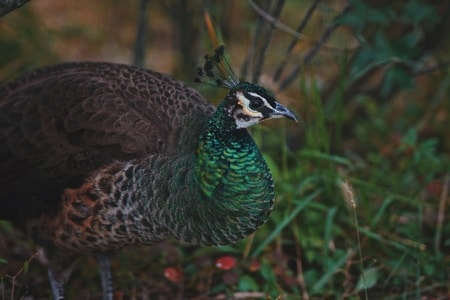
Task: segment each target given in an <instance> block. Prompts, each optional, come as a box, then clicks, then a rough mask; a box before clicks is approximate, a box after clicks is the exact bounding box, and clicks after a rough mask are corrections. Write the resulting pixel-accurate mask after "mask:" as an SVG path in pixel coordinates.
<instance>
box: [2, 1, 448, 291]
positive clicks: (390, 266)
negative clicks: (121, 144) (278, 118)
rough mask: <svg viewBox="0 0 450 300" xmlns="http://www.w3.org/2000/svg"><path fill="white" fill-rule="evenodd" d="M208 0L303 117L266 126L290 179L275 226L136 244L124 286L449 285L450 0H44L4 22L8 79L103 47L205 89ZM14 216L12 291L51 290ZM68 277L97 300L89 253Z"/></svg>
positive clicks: (256, 67)
mask: <svg viewBox="0 0 450 300" xmlns="http://www.w3.org/2000/svg"><path fill="white" fill-rule="evenodd" d="M206 12H208V13H209V15H210V16H211V17H212V19H213V21H214V22H215V23H216V24H217V26H218V28H219V30H220V32H221V34H222V37H223V40H224V42H225V44H226V47H227V50H228V52H229V54H230V58H231V61H232V65H233V66H234V68H235V69H236V70H237V71H238V73H240V74H241V75H242V76H243V77H244V78H246V79H247V80H251V81H260V82H261V83H262V84H263V85H264V86H266V87H268V88H269V89H271V90H273V91H274V93H275V94H276V96H277V98H278V99H279V100H280V101H281V102H282V103H284V104H287V105H288V106H290V107H291V108H293V109H294V110H295V111H297V112H298V114H299V115H300V116H301V118H302V124H301V126H300V127H299V126H295V125H292V124H289V123H284V122H273V123H269V124H264V126H260V127H257V128H252V134H253V136H254V138H255V140H256V141H257V143H258V144H259V145H260V147H261V149H262V151H263V152H264V155H265V157H266V159H267V161H268V163H269V165H270V167H271V170H272V172H273V174H274V177H275V180H276V189H277V203H276V206H275V209H274V211H273V213H272V215H271V218H270V220H269V222H268V223H267V224H265V225H264V226H263V227H262V228H261V229H260V230H259V231H258V232H256V233H255V234H254V235H253V236H251V237H249V238H247V239H245V240H243V241H240V242H239V243H237V244H236V245H231V246H226V247H212V248H207V247H205V248H194V247H185V246H182V245H180V244H178V243H176V242H173V241H167V242H164V243H161V244H158V245H156V246H154V247H150V248H145V249H132V250H125V251H122V252H120V253H118V254H117V255H116V256H115V260H114V263H113V274H114V276H115V288H116V292H115V296H116V298H118V299H258V298H265V299H360V298H363V299H367V298H369V299H381V298H382V299H448V298H450V283H449V282H450V278H449V276H450V275H449V274H450V222H449V219H450V214H449V208H448V205H449V185H450V160H449V154H450V134H449V130H450V116H449V113H450V101H449V100H450V97H449V90H450V88H449V86H450V75H449V66H450V55H449V53H450V38H449V29H450V24H449V22H450V2H449V1H447V0H430V1H425V0H400V1H386V0H382V1H375V0H367V1H361V0H349V1H344V0H334V1H328V0H323V1H313V0H304V1H295V0H286V1H282V0H273V1H269V0H259V1H250V0H247V1H226V2H225V1H217V0H216V1H213V0H210V1H206V0H205V1H201V0H191V1H187V0H168V1H148V0H147V1H141V2H139V1H137V0H134V1H116V0H111V1H80V0H77V1H75V0H67V1H56V0H40V1H37V0H35V1H31V2H29V3H28V4H27V5H25V6H23V7H22V8H20V9H18V10H16V11H14V12H12V13H10V14H8V15H6V16H3V17H2V18H1V19H0V53H1V55H0V82H5V81H8V80H10V79H12V78H14V77H16V76H17V75H19V74H21V73H22V72H25V71H27V70H31V69H34V68H36V67H40V66H44V65H48V64H53V63H58V62H65V61H81V60H97V61H98V60H101V61H112V62H120V63H128V64H130V63H132V62H133V61H134V62H137V63H139V64H142V65H143V66H144V67H146V68H150V69H154V70H157V71H160V72H164V73H168V74H172V75H173V76H175V77H176V78H179V79H182V80H184V81H186V82H187V83H188V84H190V85H194V84H193V83H192V82H193V77H194V76H193V74H194V70H195V67H196V66H197V65H198V64H199V63H200V62H201V60H202V57H203V54H204V53H206V52H211V50H212V48H213V46H212V45H211V42H210V39H209V37H208V34H207V31H206V27H205V18H204V16H205V13H206ZM145 14H147V16H148V20H147V25H146V26H143V27H140V29H141V31H140V32H141V33H142V34H140V35H138V34H137V33H138V31H139V30H138V23H139V18H140V16H142V15H145ZM136 40H140V43H136ZM136 45H141V46H136ZM142 45H145V47H143V46H142ZM139 56H140V57H139ZM137 57H138V58H139V59H136V58H137ZM194 86H195V87H196V88H198V89H200V90H201V91H202V93H203V94H204V95H205V96H207V97H208V99H211V101H212V102H214V103H217V102H218V101H220V99H221V98H222V97H223V96H224V92H225V91H221V90H216V89H211V88H208V87H204V86H201V85H198V84H195V85H194ZM269 128H270V130H269ZM0 225H1V226H0V234H1V239H0V277H1V282H0V283H1V286H0V287H1V293H0V295H1V298H2V299H11V297H12V295H11V293H12V292H14V295H13V297H14V298H17V299H19V298H23V297H31V298H27V299H42V298H44V299H45V298H48V297H49V295H50V286H49V284H48V280H47V277H46V271H45V267H43V266H41V265H40V264H39V263H38V262H37V259H34V256H33V253H34V252H35V248H34V246H33V244H32V242H31V241H30V240H29V239H27V238H26V237H25V236H24V235H23V234H21V233H20V232H18V231H15V230H13V229H12V228H11V227H10V225H9V224H6V223H1V224H0ZM30 258H32V259H30ZM28 260H30V262H28ZM217 262H220V264H219V265H218V266H217ZM225 262H226V263H225ZM70 281H71V282H70V284H69V291H68V293H69V299H81V298H83V299H99V298H100V295H101V291H100V281H99V278H98V272H97V270H96V262H95V260H94V259H93V258H92V257H87V256H86V257H83V258H82V259H81V260H80V263H79V264H78V266H77V268H76V270H75V272H74V274H73V276H72V278H71V280H70Z"/></svg>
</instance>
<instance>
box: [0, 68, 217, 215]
mask: <svg viewBox="0 0 450 300" xmlns="http://www.w3.org/2000/svg"><path fill="white" fill-rule="evenodd" d="M213 112H214V107H213V106H212V105H210V104H209V103H208V102H207V101H206V100H205V99H204V98H203V97H202V96H200V95H199V94H198V92H197V91H195V90H194V89H191V88H189V87H187V86H186V85H184V84H183V83H181V82H179V81H177V80H174V79H172V78H171V77H169V76H166V75H162V74H159V73H155V72H152V71H145V70H142V69H139V68H135V67H130V66H125V65H119V64H111V63H88V62H87V63H69V64H62V65H57V66H53V67H48V68H43V69H40V70H37V71H35V72H32V73H29V74H26V75H24V76H22V77H20V78H18V79H17V80H15V81H14V82H12V83H10V84H8V85H5V86H1V87H0V140H1V141H2V143H0V186H1V187H2V188H1V189H0V199H8V200H7V201H0V219H1V218H8V219H10V220H21V221H23V220H24V219H27V218H33V217H37V216H38V215H40V214H41V213H42V212H44V211H46V212H48V211H49V210H52V211H56V210H57V208H58V203H55V201H60V199H61V197H60V195H61V194H62V193H63V190H64V188H75V187H79V186H80V185H81V184H82V182H83V179H84V178H86V177H87V176H89V174H91V173H92V172H93V171H94V170H96V169H98V168H99V167H100V166H102V165H106V164H109V163H111V162H113V161H115V160H127V159H133V158H143V157H146V156H148V155H151V154H155V153H164V152H170V151H172V150H173V149H177V148H178V145H184V148H183V149H186V151H193V149H194V147H195V145H196V141H197V138H198V136H199V135H200V132H201V131H202V129H203V128H204V124H205V123H206V121H207V119H208V118H209V117H210V116H211V115H212V113H213ZM30 184H31V185H30Z"/></svg>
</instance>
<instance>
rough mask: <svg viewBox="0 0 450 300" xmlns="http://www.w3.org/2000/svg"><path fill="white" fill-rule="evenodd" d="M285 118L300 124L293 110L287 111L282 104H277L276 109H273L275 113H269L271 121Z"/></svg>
mask: <svg viewBox="0 0 450 300" xmlns="http://www.w3.org/2000/svg"><path fill="white" fill-rule="evenodd" d="M283 117H285V118H288V119H291V120H293V121H295V122H296V123H298V119H297V117H296V116H295V114H294V113H293V112H292V111H291V110H289V109H287V108H286V107H284V106H283V105H281V104H280V103H278V102H276V107H275V109H273V111H272V112H270V113H269V119H274V118H283Z"/></svg>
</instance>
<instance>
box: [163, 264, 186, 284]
mask: <svg viewBox="0 0 450 300" xmlns="http://www.w3.org/2000/svg"><path fill="white" fill-rule="evenodd" d="M164 277H166V278H167V279H169V280H170V281H172V282H174V283H178V282H180V281H182V280H183V271H181V270H180V269H179V268H175V267H167V268H165V269H164Z"/></svg>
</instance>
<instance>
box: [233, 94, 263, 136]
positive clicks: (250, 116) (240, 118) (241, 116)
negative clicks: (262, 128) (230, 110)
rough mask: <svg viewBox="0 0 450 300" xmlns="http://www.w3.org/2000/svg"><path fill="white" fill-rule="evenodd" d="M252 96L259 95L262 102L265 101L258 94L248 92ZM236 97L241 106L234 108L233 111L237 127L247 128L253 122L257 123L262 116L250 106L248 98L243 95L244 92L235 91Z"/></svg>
mask: <svg viewBox="0 0 450 300" xmlns="http://www.w3.org/2000/svg"><path fill="white" fill-rule="evenodd" d="M249 94H250V95H252V96H254V97H259V98H261V100H262V101H263V102H264V103H267V101H266V100H265V99H264V98H263V97H261V96H260V95H258V94H255V93H249ZM236 98H237V100H238V104H239V105H240V106H241V107H242V109H241V110H236V111H235V113H234V119H235V120H236V127H237V128H247V127H249V126H252V125H254V124H257V123H258V122H259V120H260V119H261V118H262V117H263V115H262V113H260V112H259V111H255V110H252V109H251V108H250V100H249V99H247V98H246V97H245V96H244V93H242V92H240V91H239V92H237V93H236Z"/></svg>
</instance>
